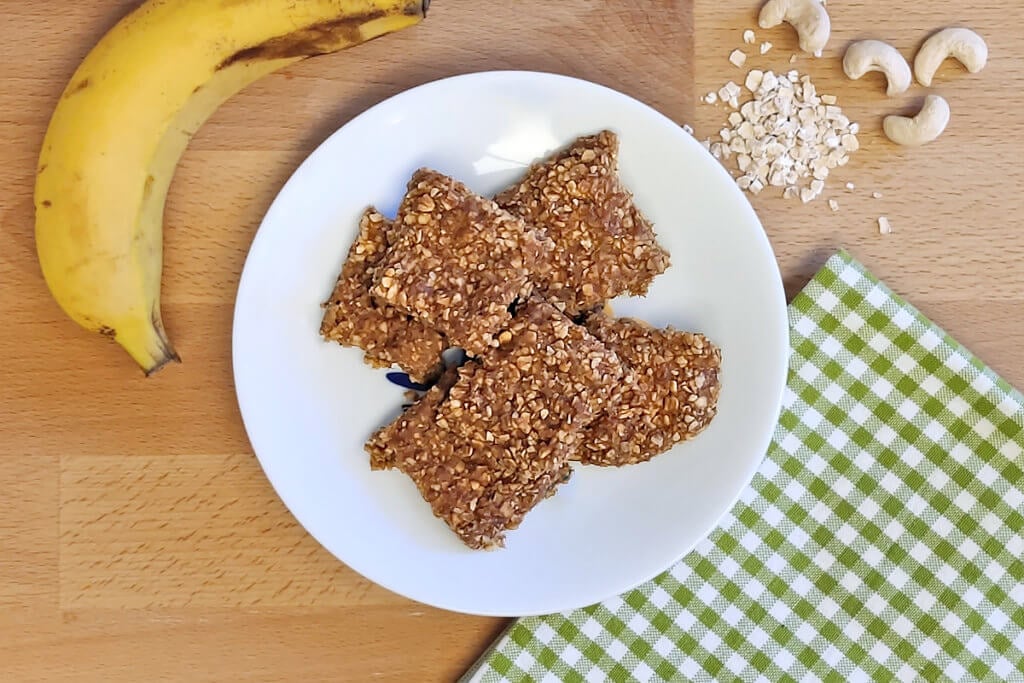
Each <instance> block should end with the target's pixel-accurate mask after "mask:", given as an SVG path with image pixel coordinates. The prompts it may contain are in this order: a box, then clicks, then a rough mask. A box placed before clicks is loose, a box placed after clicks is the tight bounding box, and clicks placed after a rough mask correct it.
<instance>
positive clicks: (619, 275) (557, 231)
mask: <svg viewBox="0 0 1024 683" xmlns="http://www.w3.org/2000/svg"><path fill="white" fill-rule="evenodd" d="M618 152H619V140H618V137H617V136H616V135H615V134H614V133H612V132H610V131H602V132H601V133H598V134H597V135H591V136H587V137H581V138H579V139H578V140H576V141H575V142H574V143H573V144H572V145H570V146H569V147H568V148H567V149H565V150H563V151H562V152H560V153H558V154H556V155H555V156H554V157H551V158H549V159H547V160H545V161H543V162H540V163H538V164H535V165H534V166H532V167H531V168H530V170H529V171H528V172H527V174H526V176H525V177H524V178H523V179H522V180H521V181H520V182H519V183H518V184H517V185H514V186H512V187H510V188H508V189H507V190H505V191H503V192H502V193H500V194H499V195H498V196H497V197H496V201H497V202H498V204H499V205H501V206H502V207H503V208H504V209H507V210H508V211H510V212H511V213H513V214H515V215H517V216H519V217H521V218H522V219H523V220H525V221H526V222H527V223H529V224H532V225H538V226H543V227H544V228H545V229H546V230H547V234H548V236H549V237H550V238H551V239H552V240H553V241H554V243H555V247H556V248H555V251H554V252H553V254H552V256H551V264H550V271H549V274H548V276H547V277H546V278H541V279H539V280H538V284H537V286H538V288H540V289H542V290H543V292H542V293H543V294H544V296H545V297H546V298H547V299H548V300H550V301H553V302H558V303H559V304H562V305H564V307H565V310H566V311H567V312H569V313H570V314H576V313H579V312H582V311H586V310H587V309H590V308H593V307H594V306H595V305H597V304H600V303H601V302H603V301H605V300H607V299H613V298H615V297H616V296H619V295H620V294H626V293H629V294H634V295H642V294H645V293H646V292H647V289H648V287H649V286H650V283H651V281H652V280H653V279H654V277H655V276H657V275H659V274H661V273H663V272H664V271H665V269H666V268H668V266H669V255H668V252H667V251H665V249H663V248H662V247H661V246H660V245H659V244H658V242H657V238H656V236H655V234H654V229H653V227H652V226H651V223H650V222H649V221H648V220H647V219H646V218H645V217H644V216H643V215H642V214H641V213H640V211H639V210H638V209H637V207H636V206H635V205H634V203H633V196H632V194H631V193H630V192H629V191H628V190H627V189H626V188H625V187H624V186H623V185H622V182H621V181H620V179H619V175H618Z"/></svg>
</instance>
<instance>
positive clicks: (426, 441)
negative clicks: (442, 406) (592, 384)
mask: <svg viewBox="0 0 1024 683" xmlns="http://www.w3.org/2000/svg"><path fill="white" fill-rule="evenodd" d="M454 380H455V374H454V373H453V372H448V373H445V375H444V376H442V379H441V381H440V382H439V383H438V384H437V385H436V386H434V387H433V388H431V389H430V391H428V392H427V393H426V394H425V395H424V396H423V398H421V399H420V400H419V402H417V403H416V404H415V405H413V406H412V407H410V408H409V409H408V410H406V411H405V413H403V414H402V415H401V416H400V417H399V418H398V419H396V420H395V421H394V422H392V423H391V424H390V425H388V426H386V427H384V428H382V429H380V430H378V431H377V432H376V433H375V434H374V435H373V436H372V437H371V438H370V440H369V441H368V442H367V444H366V450H367V451H368V452H369V453H370V462H371V466H372V467H373V468H374V469H384V468H390V467H394V468H397V469H399V470H401V471H402V472H404V473H405V474H406V475H408V476H409V477H410V478H411V479H412V480H413V482H414V483H415V485H416V488H417V489H418V490H419V492H420V495H422V496H423V498H424V500H426V502H427V503H429V504H430V507H431V509H432V510H433V512H434V515H435V516H436V517H438V518H440V519H441V520H443V521H444V522H445V523H446V524H447V525H448V526H449V528H451V530H452V531H454V532H455V533H456V534H457V535H458V536H459V538H460V539H462V541H463V543H465V544H466V545H467V546H469V547H470V548H473V549H493V548H499V547H502V546H504V536H505V532H506V531H508V530H511V529H515V528H516V527H518V526H519V524H520V523H521V522H522V520H523V518H524V517H525V516H526V513H528V512H529V511H530V510H531V509H533V508H534V507H535V506H536V505H537V504H538V503H539V502H541V501H542V500H544V499H545V498H547V497H548V496H550V495H552V494H553V493H554V491H555V489H556V488H557V487H558V485H559V484H560V483H562V482H563V481H565V480H566V479H567V478H568V476H569V474H570V470H569V466H568V464H567V463H566V460H567V457H568V455H569V454H570V452H571V451H572V450H573V447H572V446H571V445H569V444H566V443H563V442H560V441H558V440H554V441H551V442H547V443H529V442H527V443H511V444H505V445H499V444H496V443H487V442H482V441H475V440H472V439H465V438H461V437H458V436H456V435H454V434H452V433H450V432H448V431H446V430H444V429H441V428H439V427H438V426H437V425H436V424H435V419H436V411H437V406H438V404H439V403H440V402H442V401H443V400H444V399H445V396H446V393H447V391H448V387H449V386H450V384H451V383H452V382H453V381H454Z"/></svg>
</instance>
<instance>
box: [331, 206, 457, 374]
mask: <svg viewBox="0 0 1024 683" xmlns="http://www.w3.org/2000/svg"><path fill="white" fill-rule="evenodd" d="M393 231H394V226H393V225H392V223H391V222H390V221H388V220H386V219H385V218H384V216H382V215H381V214H380V213H378V212H377V210H376V209H374V208H372V207H371V208H369V209H367V210H366V211H365V212H364V213H363V216H362V218H361V219H360V221H359V234H358V236H357V237H356V240H355V242H353V243H352V246H351V247H350V248H349V251H348V258H346V260H345V264H344V265H343V266H342V269H341V274H340V275H339V276H338V281H337V284H336V285H335V287H334V291H333V292H332V293H331V296H330V299H328V301H327V302H326V303H325V304H324V317H323V320H322V321H321V323H320V334H321V335H323V336H324V337H325V338H326V339H329V340H332V341H336V342H338V343H339V344H341V345H342V346H357V347H359V348H361V349H363V351H364V352H365V354H364V357H365V359H366V362H367V363H369V364H370V365H372V366H374V367H390V366H391V365H398V366H399V367H400V368H402V369H403V370H405V371H406V372H407V373H409V376H410V377H411V378H412V379H413V381H416V382H427V381H430V380H432V379H433V378H435V377H436V376H437V375H438V374H439V373H440V372H441V370H442V369H443V368H444V363H443V362H442V359H441V352H442V351H443V350H444V348H445V343H444V337H443V336H442V335H441V334H440V333H439V332H437V331H435V330H434V329H432V328H431V327H429V326H428V325H426V324H424V323H423V322H421V321H419V320H416V319H414V318H412V317H411V316H409V315H408V314H406V313H403V312H401V311H399V310H397V309H395V308H394V307H392V306H388V305H387V304H382V303H379V302H377V301H375V300H374V299H373V297H371V296H370V285H371V284H372V282H373V276H374V272H375V269H376V268H377V266H378V264H379V263H380V261H381V259H382V258H383V257H384V253H385V250H386V249H387V246H388V243H389V242H390V241H391V240H392V239H393Z"/></svg>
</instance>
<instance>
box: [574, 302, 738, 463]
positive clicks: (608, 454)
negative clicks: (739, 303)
mask: <svg viewBox="0 0 1024 683" xmlns="http://www.w3.org/2000/svg"><path fill="white" fill-rule="evenodd" d="M586 326H587V329H588V330H590V332H591V334H593V335H594V336H595V337H596V338H598V339H600V340H601V341H602V342H603V343H604V344H605V345H606V346H608V347H609V348H610V349H612V350H613V351H615V353H617V354H618V356H619V358H620V359H621V360H622V361H623V363H625V364H626V365H628V366H629V369H628V372H627V377H626V379H625V380H624V381H623V382H622V383H620V385H619V388H618V391H617V394H616V395H615V396H614V397H613V398H612V403H611V406H610V407H609V409H608V411H607V412H606V413H605V414H604V415H603V416H601V417H599V418H598V419H597V420H595V421H594V422H593V423H592V424H591V425H590V426H589V427H587V429H586V434H585V436H586V438H585V439H584V442H583V444H584V445H583V447H582V448H581V449H580V450H579V451H578V452H577V453H576V455H574V456H573V457H574V459H578V460H580V461H581V462H584V463H589V464H594V465H627V464H631V463H637V462H643V461H645V460H650V459H651V458H653V457H654V456H656V455H658V454H659V453H663V452H665V451H667V450H669V449H670V448H672V446H674V445H675V444H676V443H677V442H680V441H684V440H686V439H690V438H692V437H694V436H696V435H697V434H699V433H700V432H701V431H702V430H704V428H705V427H707V426H708V425H709V424H710V423H711V420H712V419H713V418H714V416H715V413H716V411H717V407H718V391H719V378H718V373H719V369H720V367H721V360H722V357H721V352H720V351H719V349H718V348H717V347H716V346H715V345H714V344H712V343H711V342H710V341H708V339H707V338H706V337H704V336H703V335H701V334H693V333H690V332H679V331H676V330H672V329H666V330H658V329H653V328H651V327H650V326H649V325H647V324H645V323H642V322H640V321H637V320H632V319H627V318H611V317H609V316H607V315H604V314H603V313H597V314H594V315H592V316H590V317H589V318H588V319H587V321H586Z"/></svg>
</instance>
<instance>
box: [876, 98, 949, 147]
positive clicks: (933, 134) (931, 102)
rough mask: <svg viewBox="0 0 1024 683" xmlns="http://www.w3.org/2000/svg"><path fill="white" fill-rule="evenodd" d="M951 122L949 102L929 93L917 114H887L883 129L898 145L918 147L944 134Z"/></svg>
mask: <svg viewBox="0 0 1024 683" xmlns="http://www.w3.org/2000/svg"><path fill="white" fill-rule="evenodd" d="M948 123H949V104H948V103H947V102H946V100H944V99H942V98H941V97H939V96H938V95H928V96H927V97H925V98H924V105H923V106H922V107H921V111H919V112H918V113H917V116H915V117H914V118H910V117H907V116H886V117H885V119H884V120H883V121H882V129H883V130H884V131H885V135H886V137H888V138H889V139H890V140H892V141H893V142H895V143H896V144H898V145H906V146H908V147H917V146H919V145H923V144H924V143H926V142H931V141H932V140H934V139H935V138H937V137H939V135H941V134H942V131H944V130H945V129H946V124H948Z"/></svg>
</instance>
